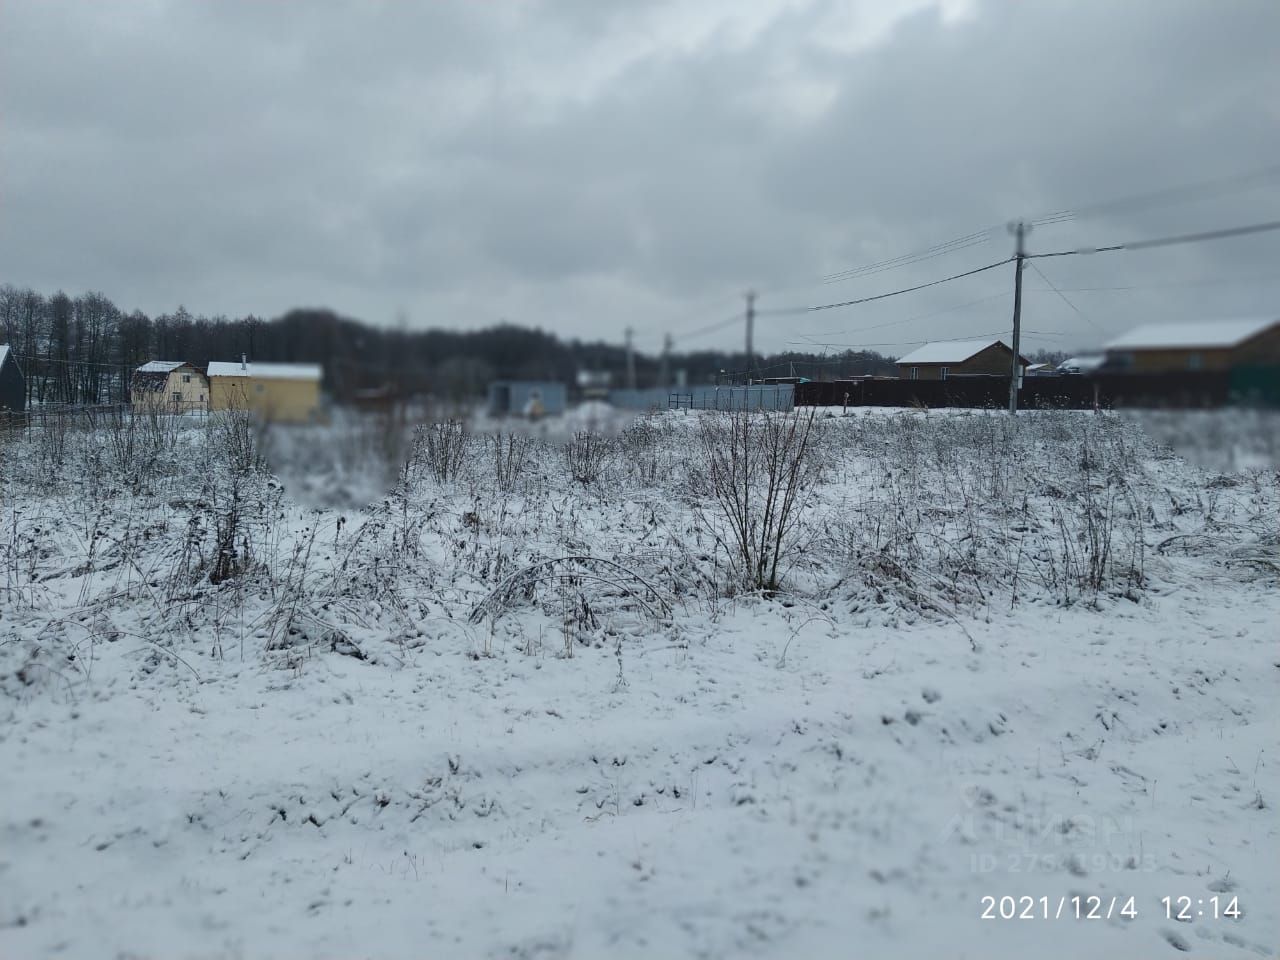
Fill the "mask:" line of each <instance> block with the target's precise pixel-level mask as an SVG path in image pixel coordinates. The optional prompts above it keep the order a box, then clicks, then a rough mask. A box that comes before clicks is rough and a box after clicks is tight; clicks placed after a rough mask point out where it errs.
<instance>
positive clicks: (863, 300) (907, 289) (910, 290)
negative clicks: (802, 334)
mask: <svg viewBox="0 0 1280 960" xmlns="http://www.w3.org/2000/svg"><path fill="white" fill-rule="evenodd" d="M1013 261H1014V258H1013V257H1009V258H1007V259H1005V260H1000V261H997V262H996V263H988V264H987V265H986V266H985V267H976V268H975V269H973V270H966V271H965V272H964V273H957V274H953V275H952V276H950V277H943V278H942V279H941V280H931V281H929V282H928V283H919V284H916V285H915V286H914V287H903V288H902V289H901V290H891V291H890V292H889V293H879V294H876V295H875V296H873V297H859V298H858V299H856V300H843V301H841V302H840V303H824V304H822V305H821V306H818V307H809V308H808V310H809V312H814V311H817V310H834V309H835V308H836V307H852V306H854V305H855V304H859V303H870V302H871V301H873V300H885V299H887V298H889V297H897V296H900V295H902V294H904V293H913V292H914V291H916V290H923V289H925V288H926V287H936V286H938V284H940V283H948V282H950V281H952V280H959V279H960V278H961V277H971V276H973V275H974V274H975V273H982V272H983V271H985V270H994V269H995V268H996V267H1003V266H1004V265H1005V264H1006V263H1013Z"/></svg>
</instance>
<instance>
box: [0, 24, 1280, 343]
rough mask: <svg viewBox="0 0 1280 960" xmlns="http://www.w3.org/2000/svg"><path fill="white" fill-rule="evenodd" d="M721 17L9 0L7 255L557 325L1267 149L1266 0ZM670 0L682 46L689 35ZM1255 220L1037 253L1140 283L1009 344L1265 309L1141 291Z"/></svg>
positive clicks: (217, 290) (769, 284)
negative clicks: (1190, 233) (1161, 244)
mask: <svg viewBox="0 0 1280 960" xmlns="http://www.w3.org/2000/svg"><path fill="white" fill-rule="evenodd" d="M848 9H850V10H855V11H861V12H862V13H864V14H868V15H870V14H879V15H880V17H881V19H885V17H884V15H883V13H882V11H883V8H877V7H875V6H874V5H870V4H867V5H863V6H860V7H849V8H848ZM725 11H726V12H725V13H724V14H723V16H724V17H726V18H727V17H729V16H741V17H747V20H748V21H749V24H750V26H748V27H743V26H742V24H741V23H737V24H736V25H735V26H733V27H730V26H729V25H728V23H727V21H726V23H724V24H720V23H719V22H718V21H715V20H714V17H712V15H711V14H707V13H706V12H705V9H704V8H699V9H698V10H697V11H695V10H694V9H693V8H690V7H687V6H683V5H679V4H671V3H658V2H653V3H646V4H643V5H640V4H636V5H630V4H628V5H614V4H598V3H594V2H593V3H585V2H573V3H558V2H557V3H552V2H550V0H542V2H538V3H530V4H521V5H485V4H427V5H404V4H393V3H353V4H340V5H316V6H308V7H299V6H297V5H286V4H256V3H231V4H184V3H158V4H153V5H149V6H142V5H130V6H123V7H121V6H115V5H90V4H40V5H34V4H33V5H23V6H17V5H6V6H5V7H4V8H3V11H2V12H0V27H2V28H3V30H4V33H5V36H6V38H7V39H8V43H7V47H8V48H9V50H8V52H9V55H8V56H7V57H6V58H5V60H4V62H3V65H2V66H0V70H2V71H3V74H0V111H2V114H0V115H2V116H3V118H4V125H5V129H4V136H3V138H0V178H2V179H0V190H3V197H4V199H3V202H4V207H3V210H4V216H3V218H2V219H0V258H2V260H0V262H3V263H4V264H5V265H6V268H5V269H6V275H5V276H4V277H3V278H0V279H4V280H5V281H9V282H15V283H21V284H32V285H36V286H38V287H41V288H44V289H53V288H55V287H58V286H63V287H66V288H68V289H71V290H79V289H85V288H95V289H102V290H104V291H106V292H107V293H108V294H110V295H111V296H112V297H113V298H114V299H116V300H117V302H120V303H121V304H122V305H123V306H126V307H132V306H139V307H142V308H143V309H147V310H150V311H160V310H167V309H172V308H173V307H174V306H176V304H177V303H178V302H183V303H185V304H187V306H188V307H190V308H191V309H194V310H199V311H202V312H207V313H232V314H234V313H246V312H250V311H252V312H256V313H260V314H272V313H276V312H280V311H282V310H285V309H287V308H288V307H290V306H292V305H294V304H296V303H304V302H305V303H318V302H328V303H330V304H331V305H332V306H334V307H335V308H337V309H340V310H343V311H346V312H349V313H352V314H354V315H357V316H362V317H365V318H367V319H370V320H375V321H385V320H388V319H390V318H391V316H392V315H393V314H394V313H395V312H396V311H397V310H398V309H400V308H405V309H407V310H408V312H409V314H410V316H411V317H412V318H413V321H414V322H415V323H434V324H458V325H463V324H465V325H474V324H478V323H484V322H492V321H494V320H496V319H498V318H499V317H507V318H509V319H512V320H515V321H517V322H524V323H529V324H531V325H532V324H540V325H542V326H544V327H548V328H553V329H557V330H559V331H560V332H562V333H564V334H565V335H567V336H575V335H585V334H589V333H590V334H605V335H609V336H614V337H618V336H620V335H621V329H622V328H623V327H624V326H626V325H628V324H632V325H635V326H636V327H638V328H640V329H642V330H644V331H646V336H648V337H649V339H650V340H651V341H653V343H654V345H656V342H657V339H658V338H659V337H660V335H661V332H662V331H665V330H671V331H672V332H673V333H675V334H676V335H677V337H678V336H679V333H680V330H681V329H682V328H686V329H687V328H691V327H696V326H700V325H703V324H705V323H706V322H708V321H712V320H715V319H718V318H719V317H720V316H722V315H723V314H724V311H725V305H726V304H729V305H730V306H729V309H732V304H733V303H735V302H737V300H736V298H737V295H738V294H739V293H740V292H741V291H742V290H743V289H745V288H746V287H747V286H753V285H758V286H760V287H762V288H763V290H764V296H763V297H762V300H761V303H762V306H768V305H770V304H773V305H789V304H793V303H815V302H822V301H825V300H834V299H845V298H851V297H855V296H858V295H863V294H866V293H874V292H879V291H881V290H884V289H889V288H891V287H894V286H897V285H909V284H911V283H917V282H923V281H925V280H929V279H933V278H935V277H937V276H940V275H944V274H945V273H946V272H950V271H954V270H961V269H964V268H966V267H969V266H973V265H977V264H980V263H983V262H988V261H990V260H994V259H1001V258H1003V257H1004V256H1007V255H1008V251H1009V248H1010V240H1009V238H1008V236H1007V235H1005V234H1004V232H1003V230H1002V229H997V230H995V231H993V233H992V235H991V239H990V242H989V243H987V244H986V245H984V246H982V247H978V248H974V249H969V250H965V251H960V252H958V253H955V254H952V255H949V256H947V257H940V258H937V259H935V260H930V261H927V262H924V263H920V264H917V265H914V266H910V267H906V268H903V269H899V270H894V271H889V272H885V273H881V274H877V275H875V276H872V277H868V278H865V279H862V280H859V281H857V282H851V283H846V284H837V285H828V286H824V285H821V284H819V283H817V282H816V280H817V278H818V277H819V276H821V275H822V274H824V273H826V272H829V271H832V270H837V269H841V268H843V267H846V266H851V265H855V264H858V263H860V262H865V261H869V260H876V259H880V258H882V257H889V256H894V255H896V254H899V253H903V252H906V251H910V250H913V249H920V248H923V247H927V246H929V245H930V244H932V243H936V242H938V241H940V240H945V239H948V238H949V237H952V236H957V235H961V234H966V233H969V232H970V231H972V230H974V229H977V228H980V227H985V226H988V225H996V226H997V227H998V225H999V224H1001V223H1002V222H1003V221H1004V220H1005V219H1007V218H1009V217H1013V216H1019V215H1024V214H1032V215H1033V214H1038V213H1043V212H1048V211H1051V210H1056V209H1060V208H1063V207H1069V206H1078V205H1082V204H1087V203H1089V202H1092V201H1094V200H1101V199H1106V198H1108V197H1110V196H1117V195H1123V194H1128V193H1132V192H1135V191H1141V190H1144V189H1154V188H1156V187H1159V186H1161V185H1165V184H1173V183H1179V182H1188V181H1196V180H1202V179H1206V178H1209V177H1213V176H1217V175H1222V174H1227V173H1233V172H1237V171H1243V170H1248V169H1251V168H1256V167H1260V166H1263V165H1264V164H1267V163H1269V162H1274V158H1275V157H1277V156H1280V128H1278V125H1277V120H1278V119H1280V114H1278V110H1280V107H1277V104H1280V100H1277V98H1276V96H1275V94H1276V93H1277V92H1280V90H1278V88H1280V84H1278V83H1277V80H1278V79H1280V67H1278V66H1277V65H1276V63H1275V59H1274V56H1273V55H1272V51H1271V49H1270V44H1271V40H1272V38H1274V37H1275V36H1277V35H1280V8H1277V7H1276V6H1275V5H1274V4H1272V3H1269V2H1266V0H1254V2H1248V0H1245V2H1240V3H1233V4H1231V5H1208V4H1196V3H1181V2H1178V3H1164V2H1160V0H1145V2H1131V3H1124V4H1116V3H1110V2H1102V0H1084V2H1073V3H1066V2H1044V3H1035V4H1027V3H1011V2H1005V0H988V2H985V3H976V4H975V5H974V6H973V9H972V10H971V11H970V13H969V14H968V15H967V16H964V17H961V18H959V19H944V18H943V17H942V16H941V15H940V14H939V13H938V11H937V9H935V8H932V7H930V6H928V5H927V4H926V3H924V0H921V2H920V3H919V4H917V7H916V12H914V13H912V12H906V13H903V14H902V15H901V16H900V17H898V19H897V21H896V22H895V23H893V24H892V26H891V27H890V29H888V30H887V32H885V33H884V34H883V35H879V34H877V35H875V36H871V35H868V36H867V37H864V38H862V39H863V41H864V42H862V43H861V45H855V46H856V49H853V50H852V52H848V49H847V48H848V46H849V44H848V43H847V42H842V43H837V42H835V41H836V39H838V38H836V37H834V36H833V33H832V30H833V27H832V23H833V20H832V18H833V17H834V16H835V15H836V14H837V13H840V12H842V11H843V7H842V5H838V4H830V3H824V2H814V3H796V4H781V3H779V4H777V5H773V4H765V5H752V6H750V7H746V6H742V5H727V6H726V7H725ZM695 12H696V13H698V14H699V15H701V16H703V18H704V21H705V22H702V23H701V25H700V26H699V28H698V29H699V30H701V31H702V32H701V33H698V34H697V36H698V37H699V39H698V40H697V41H696V42H694V41H692V40H688V39H687V38H685V37H684V34H683V33H682V31H684V29H685V24H686V23H688V22H689V19H688V18H690V17H692V16H693V15H694V14H695ZM748 14H749V15H750V16H749V17H748V16H747V15H748ZM716 16H719V14H717V15H716ZM708 17H711V19H710V20H707V18H708ZM708 23H709V24H710V26H708V25H707V24H708ZM689 29H690V30H692V29H693V28H692V27H689ZM654 38H661V39H659V40H655V39H654ZM673 38H674V39H673ZM677 39H678V40H680V42H678V43H677V42H675V41H676V40H677ZM854 39H855V40H856V39H857V38H854ZM844 40H845V41H847V40H848V38H844ZM842 51H843V52H842ZM1268 186H1269V189H1267V188H1266V187H1264V188H1263V189H1260V190H1253V191H1249V192H1245V191H1235V192H1226V191H1224V192H1222V193H1221V194H1220V195H1218V196H1214V197H1206V198H1202V199H1201V200H1199V201H1197V202H1189V203H1185V204H1178V205H1166V206H1163V207H1159V208H1153V209H1147V210H1112V211H1106V212H1098V213H1094V214H1091V215H1089V216H1084V215H1083V214H1082V216H1081V217H1080V218H1079V219H1078V220H1077V221H1075V222H1072V223H1068V224H1054V225H1046V226H1044V227H1043V228H1039V229H1037V230H1036V231H1035V232H1034V233H1033V243H1034V244H1036V245H1049V246H1052V245H1057V244H1065V245H1072V244H1076V243H1087V242H1096V241H1099V240H1102V241H1106V240H1116V239H1129V238H1135V237H1141V236H1150V235H1159V234H1160V233H1167V232H1179V231H1181V230H1184V229H1198V228H1203V227H1207V226H1216V225H1219V224H1223V223H1234V222H1247V221H1250V220H1260V219H1270V218H1274V217H1275V216H1276V214H1277V213H1280V207H1277V206H1276V205H1275V203H1274V201H1273V200H1272V197H1273V196H1274V182H1273V183H1272V184H1270V185H1268ZM1277 250H1280V240H1277V239H1275V238H1267V237H1260V238H1256V239H1255V240H1253V241H1250V242H1247V243H1245V242H1239V243H1236V242H1232V243H1223V244H1220V245H1204V246H1198V247H1186V248H1170V249H1168V250H1165V251H1160V252H1155V251H1153V252H1151V253H1145V254H1132V255H1129V254H1126V255H1124V256H1123V257H1116V258H1113V259H1111V260H1105V259H1103V258H1090V259H1089V260H1088V261H1087V262H1086V261H1084V260H1083V259H1082V260H1081V261H1079V262H1072V261H1070V260H1065V259H1064V260H1062V261H1052V262H1046V263H1045V264H1044V265H1043V269H1044V270H1045V272H1046V274H1047V275H1048V276H1049V277H1050V278H1051V279H1052V280H1053V281H1054V282H1055V283H1056V284H1057V285H1059V286H1060V287H1064V288H1077V287H1087V286H1119V285H1124V284H1128V285H1134V286H1143V287H1146V288H1150V289H1144V290H1140V291H1132V292H1096V293H1095V292H1088V291H1080V292H1078V293H1074V294H1070V295H1069V296H1070V297H1071V299H1072V300H1073V302H1074V303H1076V306H1077V307H1078V308H1079V309H1080V311H1081V312H1083V313H1084V314H1086V316H1087V319H1082V318H1081V317H1080V315H1079V314H1077V313H1075V312H1074V311H1073V310H1071V309H1070V308H1069V307H1067V305H1066V304H1065V303H1064V302H1063V300H1062V299H1061V298H1059V297H1057V296H1056V295H1054V294H1052V293H1051V292H1049V291H1047V290H1046V289H1045V284H1044V282H1043V281H1042V280H1041V279H1040V278H1039V276H1038V275H1036V274H1030V275H1029V277H1028V283H1029V286H1030V287H1031V289H1030V290H1029V295H1028V314H1029V321H1033V322H1034V324H1035V325H1034V326H1033V325H1032V323H1031V322H1029V324H1028V326H1029V328H1030V329H1034V330H1041V329H1043V330H1044V331H1046V332H1048V333H1055V334H1059V335H1060V336H1059V337H1058V338H1057V339H1056V340H1055V339H1053V338H1045V339H1044V340H1042V341H1040V342H1035V343H1033V346H1057V345H1060V344H1061V345H1065V344H1071V345H1075V344H1077V343H1079V344H1086V343H1087V342H1089V341H1091V340H1098V339H1101V338H1102V337H1103V335H1104V334H1105V333H1106V332H1111V331H1114V330H1116V329H1121V328H1123V327H1124V326H1125V325H1127V324H1128V323H1130V322H1138V321H1141V320H1146V319H1150V318H1152V317H1153V316H1185V315H1199V314H1202V313H1224V314H1225V313H1237V312H1258V311H1259V310H1265V309H1274V308H1273V306H1272V304H1274V297H1275V295H1276V293H1277V291H1278V290H1280V285H1274V284H1273V285H1271V286H1269V287H1268V286H1267V285H1265V284H1262V283H1257V282H1251V283H1247V284H1246V283H1242V284H1239V285H1234V286H1233V285H1216V286H1215V285H1208V286H1203V287H1176V288H1175V287H1168V286H1167V284H1170V283H1180V282H1181V283H1185V282H1190V281H1199V280H1214V279H1219V278H1222V277H1224V276H1240V277H1255V276H1265V275H1267V273H1268V271H1269V270H1270V267H1271V264H1272V263H1273V262H1274V258H1275V254H1276V252H1277ZM1009 279H1010V278H1009V275H1008V271H1007V270H1002V271H992V272H991V273H988V274H983V275H981V276H980V277H975V278H973V279H971V280H966V281H958V282H957V283H955V284H949V285H946V286H943V287H938V288H934V289H932V290H930V291H928V292H922V293H920V294H913V295H911V296H909V297H904V298H901V299H895V300H889V301H884V302H883V303H881V304H879V305H875V306H867V307H865V308H858V309H856V310H848V311H833V312H830V313H823V314H815V315H812V316H810V317H801V318H798V319H787V320H786V321H782V320H778V321H768V320H764V319H762V324H761V330H760V335H759V338H758V340H759V342H760V343H761V345H762V346H764V347H765V348H767V349H770V348H778V347H781V346H782V345H783V344H785V343H786V342H788V341H789V340H794V339H798V338H800V337H801V336H805V335H808V336H812V337H813V338H814V339H816V340H818V341H822V340H823V338H826V339H827V340H829V341H831V342H841V343H843V342H849V343H855V342H865V343H872V342H875V343H891V342H893V338H898V342H901V343H908V342H910V341H913V340H917V339H924V338H928V337H934V336H947V335H963V334H968V333H978V332H985V331H986V330H987V329H1001V328H1003V326H1007V323H1008V304H1007V301H1005V300H1001V299H1000V298H999V297H1000V295H1001V293H1002V292H1003V291H1006V290H1007V289H1008V288H1009V285H1010V284H1009ZM988 297H989V298H991V299H988V300H985V301H984V302H983V303H981V304H976V305H974V306H973V307H971V308H964V309H961V310H958V311H955V312H953V313H946V314H938V315H936V316H933V317H927V318H925V319H921V320H918V321H913V322H911V323H902V324H899V325H898V326H895V327H891V328H885V329H882V330H879V331H864V329H863V328H866V327H869V326H877V325H878V324H882V323H887V322H890V321H899V320H906V319H909V318H911V317H919V316H922V315H925V314H929V313H935V314H937V312H938V311H943V310H947V309H949V308H953V307H956V306H957V305H960V304H965V303H968V302H969V301H973V300H980V299H983V298H988ZM849 331H852V332H849ZM723 337H724V339H723V340H722V341H720V342H722V343H723V344H724V345H736V343H737V339H738V334H736V333H734V332H733V331H727V332H726V333H725V334H724V335H723ZM841 337H842V338H843V339H840V338H841ZM716 342H717V341H716V340H715V339H714V338H710V339H705V338H704V339H702V340H698V341H695V342H690V343H688V344H687V345H688V346H689V347H698V346H704V345H710V344H714V343H716Z"/></svg>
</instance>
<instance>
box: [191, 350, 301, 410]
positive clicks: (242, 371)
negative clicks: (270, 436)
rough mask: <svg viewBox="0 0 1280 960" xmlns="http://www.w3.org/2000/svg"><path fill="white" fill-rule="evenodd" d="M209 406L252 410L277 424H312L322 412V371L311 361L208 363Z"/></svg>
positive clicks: (242, 360)
mask: <svg viewBox="0 0 1280 960" xmlns="http://www.w3.org/2000/svg"><path fill="white" fill-rule="evenodd" d="M208 374H209V409H210V410H232V409H238V410H252V411H253V412H254V413H257V414H259V415H260V416H262V417H265V418H266V419H268V420H271V421H273V422H276V423H309V422H311V421H313V420H315V419H316V418H317V417H318V416H319V414H320V376H321V370H320V367H319V366H318V365H317V364H312V363H249V362H248V361H246V360H245V359H243V358H241V359H240V361H239V362H236V361H230V362H223V361H214V362H212V363H210V364H209V369H208Z"/></svg>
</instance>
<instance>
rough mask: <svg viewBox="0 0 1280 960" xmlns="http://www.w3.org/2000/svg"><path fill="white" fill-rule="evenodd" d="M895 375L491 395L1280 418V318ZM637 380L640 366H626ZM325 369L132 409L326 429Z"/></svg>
mask: <svg viewBox="0 0 1280 960" xmlns="http://www.w3.org/2000/svg"><path fill="white" fill-rule="evenodd" d="M894 364H895V365H896V375H888V374H867V375H863V376H856V377H845V378H839V377H832V378H823V377H821V376H817V377H806V376H798V375H794V373H793V374H792V375H789V376H765V375H763V374H764V373H766V372H768V371H763V370H752V369H745V370H740V371H734V372H732V373H730V372H726V371H721V373H720V374H719V375H718V376H716V377H715V378H714V382H711V383H701V384H690V383H688V382H687V379H688V378H687V376H686V375H685V372H684V371H682V370H677V371H675V372H674V373H673V374H672V375H670V376H668V375H667V374H666V372H665V369H664V371H663V373H662V374H661V378H662V379H663V380H664V381H665V382H659V383H657V384H655V385H653V386H650V387H647V388H637V387H635V386H634V372H632V374H631V376H629V377H628V380H630V381H631V383H630V384H628V385H626V386H616V385H615V384H614V382H613V375H612V373H611V372H609V371H604V370H591V369H580V370H579V371H578V373H577V376H576V377H575V378H574V379H573V381H572V382H566V381H562V380H554V379H544V380H531V379H495V380H492V381H490V382H489V383H488V386H487V391H486V393H485V396H484V403H483V407H484V410H485V412H486V413H487V414H488V415H490V416H495V417H521V418H526V419H537V418H539V417H544V416H556V415H559V414H561V413H563V412H564V411H565V410H566V409H567V408H568V407H569V406H570V405H571V404H572V403H576V402H583V401H593V402H599V403H605V404H609V405H610V406H613V407H617V408H620V409H626V410H651V409H668V408H676V409H704V408H711V409H717V408H720V409H724V408H733V409H740V408H744V407H746V408H753V409H754V408H764V409H790V408H792V407H794V406H797V405H802V406H833V405H838V406H842V407H846V408H847V407H849V406H873V405H878V406H924V407H934V406H936V407H998V406H1001V405H1002V403H1003V398H1004V397H1005V396H1007V394H1008V392H1009V384H1010V378H1011V377H1012V376H1013V373H1014V370H1015V369H1016V370H1017V375H1018V378H1019V385H1018V391H1019V393H1020V394H1025V397H1024V399H1023V403H1022V405H1023V406H1027V407H1041V406H1045V407H1059V408H1062V407H1075V408H1088V407H1103V406H1107V407H1109V406H1124V405H1130V406H1171V407H1209V406H1222V405H1225V404H1229V403H1245V404H1253V405H1265V406H1280V319H1266V318H1264V319H1256V320H1229V321H1219V322H1204V323H1162V324H1151V325H1146V326H1140V327H1137V328H1136V329H1134V330H1131V331H1130V332H1128V333H1126V334H1124V335H1123V336H1120V337H1118V338H1116V339H1114V340H1112V341H1110V342H1109V343H1107V344H1106V345H1105V346H1104V347H1103V348H1102V349H1101V350H1100V351H1098V352H1097V353H1093V354H1087V355H1080V356H1075V357H1070V358H1068V359H1066V360H1063V361H1061V362H1059V363H1032V362H1031V361H1030V360H1028V359H1027V358H1026V357H1024V356H1021V355H1020V356H1019V357H1018V358H1017V363H1016V366H1015V363H1014V355H1013V350H1012V348H1011V347H1010V346H1009V344H1008V343H1006V342H1005V340H1003V339H998V338H996V339H992V338H984V339H976V340H944V341H936V342H933V343H926V344H924V345H922V346H920V347H919V348H918V349H916V350H913V351H911V352H910V353H907V354H905V355H904V356H902V357H899V358H898V359H897V360H896V361H894ZM629 369H630V370H632V371H633V369H634V368H633V367H629ZM325 383H326V371H325V367H324V365H323V364H320V363H281V362H261V361H257V360H254V359H251V358H250V357H249V356H248V355H246V354H242V355H241V356H240V357H239V358H238V359H233V360H219V361H210V362H208V363H207V364H204V365H198V364H195V363H192V362H189V361H186V360H181V359H153V360H148V361H147V362H145V363H143V364H142V365H140V366H138V367H137V368H136V369H135V370H134V371H133V372H132V375H131V377H130V378H129V381H128V403H129V404H130V405H131V406H132V407H133V408H134V409H135V410H136V411H145V412H148V413H152V414H187V413H200V414H203V413H209V412H216V411H221V410H228V409H234V408H241V409H248V410H252V411H254V412H256V413H259V414H262V415H263V416H265V417H268V418H269V419H271V420H273V421H274V422H279V423H308V422H314V421H316V420H318V419H321V418H323V416H324V410H325V407H326V403H327V400H326V392H325V390H324V387H325ZM29 395H30V391H29V390H28V389H27V387H26V385H25V382H24V374H23V369H22V364H21V362H20V359H19V357H18V356H17V355H16V353H15V352H14V351H13V350H12V349H11V348H10V347H9V346H8V345H0V413H9V414H18V413H21V412H23V411H24V409H25V408H26V406H27V398H28V396H29ZM404 399H405V398H404V397H402V396H397V395H396V392H395V390H394V389H393V388H392V387H391V385H390V384H383V385H380V386H373V387H366V388H362V389H360V390H356V391H354V392H353V393H352V395H351V396H350V398H349V402H350V403H351V404H352V405H354V406H358V407H366V408H374V409H376V408H379V407H385V406H387V405H390V404H392V403H394V402H396V401H401V400H404Z"/></svg>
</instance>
